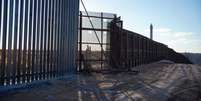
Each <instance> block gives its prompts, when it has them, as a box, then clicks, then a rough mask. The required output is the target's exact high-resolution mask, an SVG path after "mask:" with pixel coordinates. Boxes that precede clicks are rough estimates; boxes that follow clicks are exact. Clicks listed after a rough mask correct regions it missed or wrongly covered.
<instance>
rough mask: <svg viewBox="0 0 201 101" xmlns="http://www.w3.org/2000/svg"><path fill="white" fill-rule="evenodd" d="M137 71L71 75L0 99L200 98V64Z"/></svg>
mask: <svg viewBox="0 0 201 101" xmlns="http://www.w3.org/2000/svg"><path fill="white" fill-rule="evenodd" d="M134 69H135V70H139V71H140V72H139V74H137V75H135V73H132V72H123V73H117V74H114V73H113V74H97V73H96V74H90V75H86V74H85V75H84V74H79V75H72V76H70V77H65V78H63V79H58V80H51V81H48V82H46V83H43V84H39V85H35V86H33V87H32V88H29V89H21V90H17V91H12V92H8V93H6V94H3V95H1V96H0V101H27V100H28V101H201V66H200V65H186V64H170V63H153V64H148V65H143V66H138V67H135V68H134Z"/></svg>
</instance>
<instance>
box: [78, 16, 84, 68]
mask: <svg viewBox="0 0 201 101" xmlns="http://www.w3.org/2000/svg"><path fill="white" fill-rule="evenodd" d="M79 29H80V35H79V36H80V40H79V43H78V44H79V45H80V46H79V69H78V70H79V71H80V70H81V68H82V58H83V57H82V12H80V28H79Z"/></svg>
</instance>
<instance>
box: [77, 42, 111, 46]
mask: <svg viewBox="0 0 201 101" xmlns="http://www.w3.org/2000/svg"><path fill="white" fill-rule="evenodd" d="M78 43H79V44H80V43H82V44H95V45H99V46H100V43H91V42H78ZM101 44H102V45H110V44H109V43H101Z"/></svg>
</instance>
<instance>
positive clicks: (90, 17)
mask: <svg viewBox="0 0 201 101" xmlns="http://www.w3.org/2000/svg"><path fill="white" fill-rule="evenodd" d="M82 17H86V18H87V17H90V18H102V19H114V18H109V17H98V16H87V15H82Z"/></svg>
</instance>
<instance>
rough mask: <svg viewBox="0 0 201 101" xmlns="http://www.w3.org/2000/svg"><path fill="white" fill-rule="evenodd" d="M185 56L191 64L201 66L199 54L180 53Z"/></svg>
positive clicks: (200, 54)
mask: <svg viewBox="0 0 201 101" xmlns="http://www.w3.org/2000/svg"><path fill="white" fill-rule="evenodd" d="M182 54H183V55H184V56H186V57H187V58H188V59H189V60H190V61H191V62H192V63H194V64H201V53H182Z"/></svg>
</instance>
